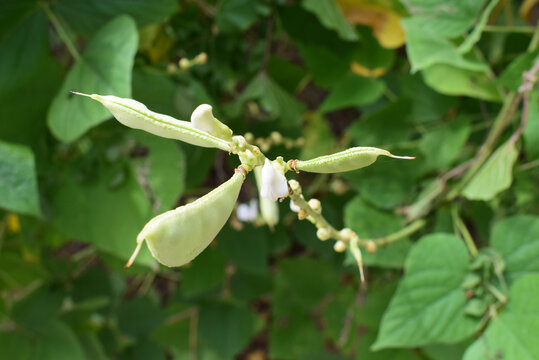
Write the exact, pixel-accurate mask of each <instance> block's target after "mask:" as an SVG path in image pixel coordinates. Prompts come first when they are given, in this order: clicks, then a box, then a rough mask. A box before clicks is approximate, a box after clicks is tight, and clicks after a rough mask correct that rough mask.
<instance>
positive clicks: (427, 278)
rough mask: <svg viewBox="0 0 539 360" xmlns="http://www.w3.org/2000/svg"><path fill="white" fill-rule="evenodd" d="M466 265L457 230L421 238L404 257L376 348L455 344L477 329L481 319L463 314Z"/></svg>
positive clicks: (466, 261)
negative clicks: (452, 232)
mask: <svg viewBox="0 0 539 360" xmlns="http://www.w3.org/2000/svg"><path fill="white" fill-rule="evenodd" d="M468 266H469V259H468V252H467V250H466V247H465V246H464V244H463V242H462V240H460V239H459V238H458V237H456V236H455V235H450V234H443V233H435V234H431V235H427V236H424V237H423V238H421V239H420V240H419V242H418V243H417V244H416V245H415V246H414V247H413V248H412V250H411V252H410V254H409V256H408V258H407V259H406V265H405V275H404V278H403V279H402V280H401V282H400V283H399V286H398V288H397V291H396V293H395V295H394V296H393V298H392V299H391V303H390V304H389V308H388V309H387V311H386V313H385V314H384V317H383V319H382V324H381V328H380V332H379V334H378V339H377V341H376V343H375V344H374V345H373V348H374V349H383V348H390V347H417V346H422V345H426V344H432V343H454V342H458V341H460V340H462V339H465V338H466V337H468V336H470V335H471V334H473V332H474V331H475V329H476V327H477V325H478V322H477V320H476V319H473V318H471V317H468V316H467V315H466V314H465V307H466V302H467V300H466V293H465V290H463V289H461V288H460V284H461V283H462V281H463V280H464V278H465V277H466V274H467V273H468Z"/></svg>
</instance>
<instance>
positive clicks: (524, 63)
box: [498, 49, 539, 91]
mask: <svg viewBox="0 0 539 360" xmlns="http://www.w3.org/2000/svg"><path fill="white" fill-rule="evenodd" d="M537 56H539V49H536V50H535V51H532V52H526V53H524V54H522V55H520V56H519V57H517V58H516V59H515V60H513V61H512V62H511V63H510V64H509V65H508V66H507V67H506V68H505V70H504V71H503V72H502V73H501V74H500V76H499V77H498V83H500V84H501V85H503V86H505V87H506V88H507V89H509V90H511V91H517V90H518V88H519V87H520V85H522V75H523V74H524V72H525V71H528V70H530V69H531V68H532V67H533V65H534V64H535V62H536V61H537Z"/></svg>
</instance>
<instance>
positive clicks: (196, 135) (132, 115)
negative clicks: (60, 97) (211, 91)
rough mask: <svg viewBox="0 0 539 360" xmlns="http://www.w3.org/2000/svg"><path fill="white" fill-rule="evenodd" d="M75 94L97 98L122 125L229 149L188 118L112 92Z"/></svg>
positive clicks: (206, 145)
mask: <svg viewBox="0 0 539 360" xmlns="http://www.w3.org/2000/svg"><path fill="white" fill-rule="evenodd" d="M74 93H75V94H77V95H84V96H88V97H91V98H92V99H94V100H97V101H99V102H100V103H101V104H103V105H104V106H105V107H106V108H107V109H108V110H109V111H110V112H111V113H112V115H114V117H115V118H116V119H117V120H118V121H119V122H120V123H122V124H124V125H125V126H128V127H131V128H134V129H141V130H144V131H147V132H149V133H151V134H154V135H158V136H161V137H164V138H169V139H176V140H181V141H184V142H186V143H189V144H193V145H197V146H202V147H209V148H218V149H221V150H225V151H230V145H229V143H228V142H227V141H225V140H223V139H220V138H218V137H215V136H213V135H211V134H208V133H207V132H206V131H202V130H200V129H197V128H195V127H193V125H192V124H191V123H190V122H189V121H182V120H177V119H175V118H173V117H171V116H168V115H163V114H158V113H156V112H153V111H151V110H149V109H148V108H147V107H146V105H144V104H142V103H140V102H138V101H136V100H132V99H125V98H120V97H117V96H112V95H97V94H92V95H87V94H82V93H77V92H74Z"/></svg>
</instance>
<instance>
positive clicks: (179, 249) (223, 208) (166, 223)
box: [127, 171, 245, 267]
mask: <svg viewBox="0 0 539 360" xmlns="http://www.w3.org/2000/svg"><path fill="white" fill-rule="evenodd" d="M244 180H245V175H244V174H242V173H241V172H239V171H237V172H236V173H235V174H234V175H233V176H232V177H231V178H230V179H229V180H228V181H227V182H225V183H223V184H221V185H220V186H219V187H218V188H216V189H214V190H213V191H211V192H210V193H208V194H206V195H205V196H203V197H201V198H199V199H197V200H196V201H194V202H192V203H190V204H187V205H184V206H180V207H178V208H176V209H174V210H170V211H167V212H165V213H163V214H161V215H158V216H156V217H154V218H153V219H152V220H150V221H149V222H148V223H147V224H146V225H145V226H144V228H143V229H142V231H141V232H140V233H139V235H138V236H137V248H136V249H135V252H134V253H133V255H132V256H131V259H130V260H129V262H128V263H127V267H129V266H130V265H131V264H132V262H133V261H134V259H135V257H136V256H137V254H138V251H139V250H140V247H141V246H142V243H143V242H144V241H146V244H147V245H148V249H150V252H151V253H152V256H153V257H154V258H155V259H156V260H157V261H159V262H160V263H161V264H163V265H166V266H170V267H172V266H182V265H184V264H186V263H188V262H189V261H191V260H193V259H194V258H195V257H196V256H197V255H198V254H200V253H201V252H202V251H203V250H204V249H205V248H206V247H207V246H208V245H209V244H210V243H211V242H212V240H213V239H214V238H215V236H216V235H217V233H219V231H220V230H221V228H222V227H223V226H224V225H225V223H226V221H227V220H228V218H229V216H230V214H231V213H232V210H233V208H234V204H235V203H236V200H237V198H238V195H239V192H240V189H241V185H242V183H243V181H244Z"/></svg>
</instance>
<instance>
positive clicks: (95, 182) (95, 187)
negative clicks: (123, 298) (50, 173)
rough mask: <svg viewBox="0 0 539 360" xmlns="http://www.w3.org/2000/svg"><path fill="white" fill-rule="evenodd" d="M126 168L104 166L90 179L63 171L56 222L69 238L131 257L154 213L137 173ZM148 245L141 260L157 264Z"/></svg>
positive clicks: (55, 207)
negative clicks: (142, 230)
mask: <svg viewBox="0 0 539 360" xmlns="http://www.w3.org/2000/svg"><path fill="white" fill-rule="evenodd" d="M124 171H125V170H120V171H118V170H114V169H102V170H101V171H99V173H100V174H99V176H98V177H97V179H92V180H91V181H87V182H82V181H80V180H78V177H77V174H76V173H75V172H73V171H69V172H67V173H65V174H63V176H62V177H61V179H60V180H59V184H58V187H57V188H56V191H55V193H54V195H53V198H52V204H51V205H52V211H53V212H52V223H53V225H54V226H55V227H56V228H57V229H58V230H59V231H60V232H61V233H63V234H64V235H65V236H66V237H68V238H73V239H78V240H81V241H85V242H88V243H91V244H94V245H95V246H96V247H97V248H98V249H100V250H102V251H105V252H108V253H111V254H114V255H116V256H118V257H119V258H120V259H123V260H127V259H128V258H129V256H130V255H131V253H132V252H133V249H134V248H135V245H136V241H135V239H136V237H137V234H138V232H139V231H140V230H141V229H142V227H143V226H144V224H145V223H146V222H147V221H148V220H150V218H151V214H152V212H151V208H150V204H149V202H148V199H147V197H146V195H145V194H144V191H143V190H142V189H141V187H140V185H139V184H138V183H137V181H136V179H135V176H134V175H132V173H131V172H124ZM122 179H123V180H122ZM118 180H120V181H119V184H116V185H115V181H118ZM145 248H146V247H143V251H142V252H141V254H140V255H139V256H138V257H137V262H139V263H140V264H145V265H149V264H155V262H154V261H153V260H152V259H151V256H150V253H149V251H147V250H146V249H145Z"/></svg>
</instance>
